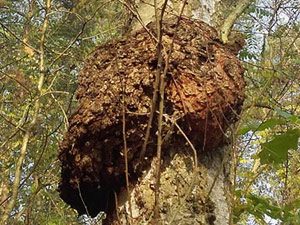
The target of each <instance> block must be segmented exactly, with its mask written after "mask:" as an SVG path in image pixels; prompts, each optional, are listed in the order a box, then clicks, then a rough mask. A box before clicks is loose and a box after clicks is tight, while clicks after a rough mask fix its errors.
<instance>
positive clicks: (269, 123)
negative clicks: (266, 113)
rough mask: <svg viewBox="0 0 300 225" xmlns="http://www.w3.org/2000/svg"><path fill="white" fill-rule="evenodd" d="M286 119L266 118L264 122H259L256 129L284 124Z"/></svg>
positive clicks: (260, 129) (261, 129)
mask: <svg viewBox="0 0 300 225" xmlns="http://www.w3.org/2000/svg"><path fill="white" fill-rule="evenodd" d="M285 122H286V121H285V120H283V119H276V118H271V119H268V120H266V121H265V122H263V123H261V124H260V125H259V127H258V128H257V131H263V130H265V129H268V128H270V129H271V128H273V127H275V126H277V125H281V124H284V123H285Z"/></svg>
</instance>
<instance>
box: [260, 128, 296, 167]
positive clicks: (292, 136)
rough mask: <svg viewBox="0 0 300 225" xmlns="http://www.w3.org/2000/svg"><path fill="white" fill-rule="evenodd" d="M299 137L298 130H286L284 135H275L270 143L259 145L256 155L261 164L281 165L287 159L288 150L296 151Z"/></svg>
mask: <svg viewBox="0 0 300 225" xmlns="http://www.w3.org/2000/svg"><path fill="white" fill-rule="evenodd" d="M299 136H300V130H299V129H293V130H288V131H287V132H286V133H284V134H281V135H276V136H275V137H274V138H273V139H272V140H271V141H269V142H265V143H263V144H261V148H262V150H261V152H260V153H258V157H259V158H260V162H261V163H262V164H269V163H283V162H284V161H285V160H286V159H287V153H288V150H290V149H294V150H296V149H297V147H298V139H299Z"/></svg>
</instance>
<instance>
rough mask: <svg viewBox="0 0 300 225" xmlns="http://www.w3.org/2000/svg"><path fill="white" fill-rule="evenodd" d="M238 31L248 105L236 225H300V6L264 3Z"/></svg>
mask: <svg viewBox="0 0 300 225" xmlns="http://www.w3.org/2000/svg"><path fill="white" fill-rule="evenodd" d="M236 27H237V28H238V29H240V30H242V31H243V33H245V34H246V36H247V46H246V48H245V49H244V50H243V51H242V52H241V53H240V58H241V59H242V60H243V61H244V65H245V68H246V73H245V77H246V79H247V85H248V86H247V100H246V103H245V107H244V112H243V114H242V115H241V121H240V123H239V127H238V130H237V132H238V134H237V142H236V143H235V152H234V155H235V157H236V160H235V165H234V167H235V171H236V173H235V183H234V188H233V189H234V191H235V193H236V195H235V200H234V222H235V223H237V224H292V225H293V224H295V225H296V224H299V223H300V211H299V208H300V195H299V189H300V183H299V180H300V173H299V172H300V170H299V168H300V167H299V163H300V161H299V159H300V158H299V156H300V153H299V137H300V117H299V115H300V106H299V103H300V102H299V99H300V54H299V53H300V39H299V37H300V6H299V2H298V1H293V0H291V1H258V2H257V3H256V5H255V6H253V7H249V8H248V9H247V13H246V15H244V17H243V18H242V19H241V20H240V21H239V22H238V23H237V24H236Z"/></svg>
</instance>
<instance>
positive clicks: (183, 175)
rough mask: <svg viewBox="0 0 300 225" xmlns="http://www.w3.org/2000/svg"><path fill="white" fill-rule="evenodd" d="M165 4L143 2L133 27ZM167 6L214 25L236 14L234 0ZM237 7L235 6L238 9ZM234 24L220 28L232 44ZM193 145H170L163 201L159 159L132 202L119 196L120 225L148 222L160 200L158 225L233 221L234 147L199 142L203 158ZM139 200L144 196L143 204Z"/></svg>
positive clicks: (135, 190)
mask: <svg viewBox="0 0 300 225" xmlns="http://www.w3.org/2000/svg"><path fill="white" fill-rule="evenodd" d="M245 2H246V1H243V4H246V3H245ZM164 3H165V1H164V0H157V1H153V0H146V1H141V2H140V3H139V5H138V6H139V7H138V8H137V18H138V20H136V23H135V24H134V25H133V30H137V29H140V28H142V27H145V25H147V24H148V23H149V22H151V21H154V20H155V19H156V18H155V17H156V16H155V7H156V8H158V9H160V10H161V8H162V6H163V4H164ZM220 3H222V4H220ZM184 4H186V5H184ZM167 5H168V7H167V9H166V13H165V14H166V15H165V17H168V16H170V15H172V14H176V15H180V12H181V10H182V8H184V10H183V16H187V17H189V18H193V19H199V20H202V21H204V22H206V23H208V24H209V25H212V26H217V25H218V24H219V25H222V22H220V20H222V19H223V18H224V17H226V15H224V14H223V15H222V13H221V9H224V8H225V9H226V11H227V12H230V10H228V8H226V6H228V5H230V1H223V2H221V1H218V0H215V1H206V0H202V1H201V0H200V1H199V0H192V1H187V2H186V1H171V0H170V1H168V2H167ZM236 7H237V6H236V5H233V6H232V8H233V9H234V8H236ZM216 10H218V13H216ZM158 11H159V10H158ZM239 13H240V12H239ZM232 14H237V13H236V12H235V13H232ZM230 18H231V21H230V22H232V23H233V22H234V15H231V17H230ZM236 18H237V17H235V19H236ZM228 23H229V22H228V21H227V23H226V24H225V25H226V27H225V28H224V27H223V28H221V27H220V28H218V27H216V29H219V30H220V31H221V29H222V31H223V32H225V33H226V37H225V39H226V42H227V41H228V34H229V32H230V29H231V27H232V24H230V25H228ZM228 26H230V27H228ZM223 36H224V34H223ZM183 135H184V134H183ZM192 148H193V146H191V145H188V144H186V143H183V144H182V145H178V146H176V147H172V148H169V149H164V151H168V154H167V156H166V154H164V157H163V159H162V162H163V163H162V171H161V174H160V185H159V193H160V195H159V202H158V203H157V202H156V201H155V197H154V196H155V192H156V190H155V182H156V181H155V180H156V176H157V173H156V169H157V158H154V160H153V162H152V163H151V167H150V169H149V170H148V171H146V172H145V174H144V176H143V177H142V178H141V179H140V180H139V182H138V184H137V185H136V186H134V187H133V188H131V190H130V194H129V196H130V204H129V201H128V200H127V197H128V195H127V192H126V191H125V192H124V193H123V194H121V195H120V196H119V197H118V205H119V211H118V215H117V217H116V218H115V222H114V224H120V223H121V224H148V222H149V221H151V217H153V216H154V215H153V213H154V211H155V204H159V214H160V215H159V220H152V222H153V221H155V222H154V223H155V224H209V225H212V224H218V225H228V224H230V223H231V222H230V220H231V198H232V197H231V193H230V186H231V175H230V174H231V172H230V162H231V153H230V152H231V148H230V146H223V147H221V148H216V149H213V150H211V151H201V146H200V147H199V146H198V149H195V151H197V152H198V153H197V157H196V160H197V162H195V152H193V150H192ZM195 165H197V168H196V167H195ZM137 199H140V203H139V202H138V201H137ZM139 204H140V205H139ZM131 217H132V218H131Z"/></svg>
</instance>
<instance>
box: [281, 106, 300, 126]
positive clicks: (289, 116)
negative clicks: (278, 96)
mask: <svg viewBox="0 0 300 225" xmlns="http://www.w3.org/2000/svg"><path fill="white" fill-rule="evenodd" d="M275 111H276V113H277V114H278V115H279V116H282V117H283V118H285V119H287V120H289V121H291V122H293V123H297V122H298V121H299V117H298V116H296V115H293V114H291V113H289V112H286V111H283V110H281V109H275Z"/></svg>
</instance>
